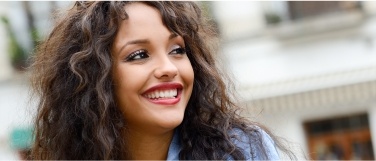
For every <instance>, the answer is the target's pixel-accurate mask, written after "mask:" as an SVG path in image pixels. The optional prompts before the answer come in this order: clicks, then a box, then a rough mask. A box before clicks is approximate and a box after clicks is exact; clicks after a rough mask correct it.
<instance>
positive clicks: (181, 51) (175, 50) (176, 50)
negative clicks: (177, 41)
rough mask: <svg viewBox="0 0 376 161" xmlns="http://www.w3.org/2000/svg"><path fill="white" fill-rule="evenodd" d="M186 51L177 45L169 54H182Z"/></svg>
mask: <svg viewBox="0 0 376 161" xmlns="http://www.w3.org/2000/svg"><path fill="white" fill-rule="evenodd" d="M185 53H186V50H185V48H183V47H180V46H178V47H177V48H175V49H173V50H172V51H171V52H170V53H169V54H179V55H183V54H185Z"/></svg>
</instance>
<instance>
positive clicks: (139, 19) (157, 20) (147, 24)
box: [113, 2, 170, 48]
mask: <svg viewBox="0 0 376 161" xmlns="http://www.w3.org/2000/svg"><path fill="white" fill-rule="evenodd" d="M124 9H125V11H126V13H127V15H128V18H127V19H125V20H122V21H121V22H120V24H119V29H118V33H117V35H116V37H115V40H114V46H113V47H114V48H119V47H120V46H119V45H122V44H124V43H126V42H127V41H131V40H135V39H147V38H149V37H150V36H151V35H155V34H159V33H166V32H168V33H170V31H169V30H168V29H167V28H166V27H165V26H164V24H163V22H162V16H161V14H160V12H159V10H157V9H156V8H154V7H151V6H149V5H147V4H145V3H141V2H132V3H130V4H127V5H125V6H124Z"/></svg>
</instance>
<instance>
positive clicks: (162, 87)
mask: <svg viewBox="0 0 376 161" xmlns="http://www.w3.org/2000/svg"><path fill="white" fill-rule="evenodd" d="M182 88H183V85H181V84H180V83H161V84H157V85H155V86H153V87H151V88H149V89H147V90H146V91H145V92H144V93H143V94H146V93H149V92H153V91H155V90H166V89H182Z"/></svg>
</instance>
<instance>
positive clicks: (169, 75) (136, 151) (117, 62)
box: [112, 3, 194, 159]
mask: <svg viewBox="0 0 376 161" xmlns="http://www.w3.org/2000/svg"><path fill="white" fill-rule="evenodd" d="M125 10H126V12H127V13H128V15H129V19H127V20H124V21H122V23H121V25H120V28H119V31H118V33H117V35H116V37H115V40H114V44H113V46H112V56H113V59H114V67H113V70H112V73H113V80H114V83H115V99H116V102H117V104H118V107H119V108H120V109H121V111H122V112H123V115H124V118H125V121H126V123H127V129H126V130H125V131H126V132H125V133H124V135H125V136H124V138H125V141H126V142H127V143H128V146H129V147H127V148H128V149H129V150H130V153H131V156H132V158H131V159H166V157H167V151H168V147H169V144H170V142H171V140H172V137H173V130H174V129H175V128H176V127H177V126H178V125H179V124H180V123H181V122H182V120H183V117H184V111H185V108H186V106H187V103H188V100H189V98H190V96H191V93H192V88H193V80H194V73H193V69H192V66H191V63H190V61H189V59H188V57H187V55H186V54H185V52H184V45H185V44H184V40H183V38H182V37H181V36H178V35H176V34H174V33H172V32H171V31H169V30H168V29H167V28H166V26H164V25H163V23H162V18H161V15H160V13H159V11H158V10H156V9H155V8H152V7H150V6H147V5H145V4H143V3H132V4H129V5H126V6H125ZM135 40H136V41H135ZM166 83H175V84H180V85H181V86H182V90H181V94H180V100H179V101H178V102H177V103H174V104H167V105H166V104H157V103H153V102H152V101H150V100H148V98H146V97H145V95H144V94H145V92H146V91H147V90H148V89H150V88H151V87H154V86H156V85H160V84H166Z"/></svg>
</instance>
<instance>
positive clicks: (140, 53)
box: [125, 46, 186, 62]
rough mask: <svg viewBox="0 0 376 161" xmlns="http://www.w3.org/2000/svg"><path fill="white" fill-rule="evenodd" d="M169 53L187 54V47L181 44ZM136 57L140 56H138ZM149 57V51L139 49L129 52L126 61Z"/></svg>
mask: <svg viewBox="0 0 376 161" xmlns="http://www.w3.org/2000/svg"><path fill="white" fill-rule="evenodd" d="M169 54H177V55H184V54H186V49H185V48H184V47H180V46H179V47H178V48H175V49H173V50H172V51H170V52H169ZM136 57H138V58H136ZM148 57H149V53H148V51H146V50H144V49H141V50H137V51H135V52H133V53H131V54H129V55H128V56H127V57H126V58H125V61H127V62H131V61H136V60H140V59H146V58H148Z"/></svg>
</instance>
